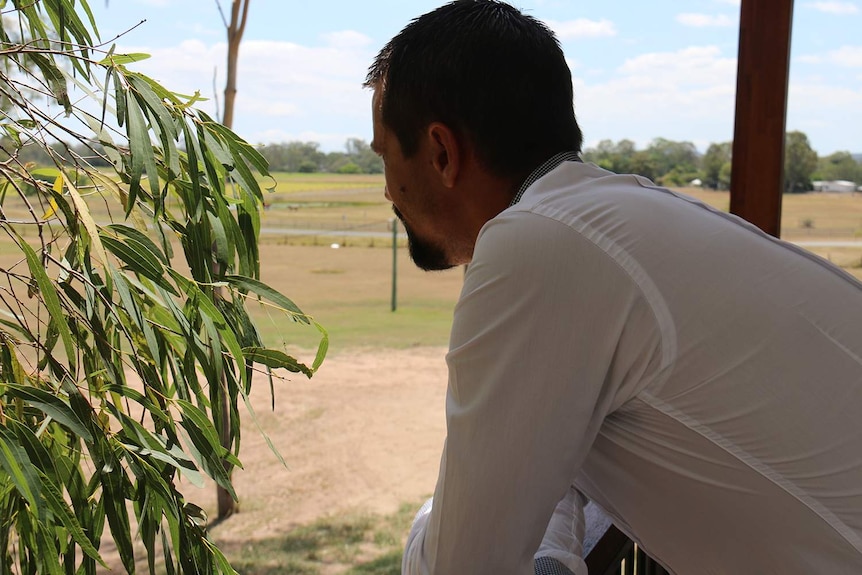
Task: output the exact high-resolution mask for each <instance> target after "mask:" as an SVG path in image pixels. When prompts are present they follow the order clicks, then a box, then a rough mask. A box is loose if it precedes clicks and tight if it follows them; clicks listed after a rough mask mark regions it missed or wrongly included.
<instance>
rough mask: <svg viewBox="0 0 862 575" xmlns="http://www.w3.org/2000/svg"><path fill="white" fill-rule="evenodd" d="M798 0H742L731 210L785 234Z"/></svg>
mask: <svg viewBox="0 0 862 575" xmlns="http://www.w3.org/2000/svg"><path fill="white" fill-rule="evenodd" d="M792 19H793V0H742V7H741V9H740V19H739V60H738V64H737V77H736V120H735V123H734V133H733V159H732V161H733V169H732V171H731V178H730V211H731V212H732V213H734V214H736V215H738V216H740V217H742V218H745V219H746V220H748V221H749V222H751V223H753V224H754V225H756V226H757V227H759V228H760V229H762V230H763V231H765V232H767V233H769V234H772V235H774V236H778V235H779V234H780V232H781V194H782V192H783V170H784V129H785V119H786V115H787V83H788V77H789V75H790V31H791V26H792Z"/></svg>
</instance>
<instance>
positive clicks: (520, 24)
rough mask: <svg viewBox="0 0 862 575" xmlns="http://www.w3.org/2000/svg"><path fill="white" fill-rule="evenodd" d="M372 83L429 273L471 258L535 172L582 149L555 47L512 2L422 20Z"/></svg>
mask: <svg viewBox="0 0 862 575" xmlns="http://www.w3.org/2000/svg"><path fill="white" fill-rule="evenodd" d="M365 85H366V86H367V87H371V88H373V89H374V92H375V93H374V102H373V106H374V124H375V142H374V147H375V150H376V151H378V153H382V152H383V151H384V148H385V151H386V153H387V155H388V157H387V155H384V162H385V164H386V168H387V169H386V172H387V174H386V180H387V197H389V199H390V200H392V201H393V203H394V204H395V207H396V213H399V217H401V218H402V220H403V221H404V223H405V227H406V228H407V230H408V234H409V236H410V244H411V255H413V258H414V261H415V262H416V263H417V265H419V266H420V267H422V268H425V269H443V268H445V267H450V266H451V265H455V264H459V263H465V262H467V261H469V260H470V258H471V257H472V249H473V244H474V243H475V240H476V235H477V234H478V231H479V229H480V228H481V225H483V224H484V223H485V222H486V221H487V220H488V219H490V218H492V217H494V216H495V215H496V214H497V213H499V212H500V211H502V210H503V209H505V207H506V205H507V204H508V201H509V200H511V198H512V196H513V195H514V193H515V191H516V190H517V187H518V185H519V184H520V183H521V182H522V181H523V180H524V179H525V178H526V177H527V176H528V175H529V173H530V172H531V171H532V170H533V169H534V168H536V167H537V166H538V165H540V164H541V163H542V162H543V161H544V160H546V159H548V158H549V157H551V156H552V155H554V154H555V153H557V152H562V151H572V150H574V151H579V150H580V146H581V132H580V129H579V128H578V125H577V122H576V121H575V115H574V109H573V102H572V98H573V96H572V78H571V72H570V71H569V68H568V65H567V64H566V61H565V57H564V56H563V53H562V50H561V49H560V46H559V44H558V42H557V40H556V38H555V37H554V35H553V33H552V32H551V31H550V30H549V29H548V28H547V27H546V26H544V25H543V24H542V23H541V22H539V21H537V20H535V19H534V18H531V17H530V16H526V15H524V14H522V13H521V12H519V11H518V10H517V9H515V8H513V7H512V6H509V5H508V4H504V3H502V2H497V1H493V0H456V1H455V2H451V3H450V4H446V5H444V6H441V7H440V8H438V9H436V10H434V11H432V12H429V13H428V14H425V15H423V16H420V17H419V18H417V19H415V20H413V21H412V22H411V23H410V24H409V25H408V26H407V27H405V28H404V30H402V31H401V32H400V33H399V34H398V35H397V36H395V37H394V38H393V39H392V40H390V41H389V43H388V44H386V46H384V47H383V49H382V50H381V51H380V53H379V54H378V55H377V58H376V59H375V61H374V63H373V64H372V65H371V67H370V69H369V72H368V77H367V79H366V84H365ZM483 219H484V221H483ZM426 256H427V257H426Z"/></svg>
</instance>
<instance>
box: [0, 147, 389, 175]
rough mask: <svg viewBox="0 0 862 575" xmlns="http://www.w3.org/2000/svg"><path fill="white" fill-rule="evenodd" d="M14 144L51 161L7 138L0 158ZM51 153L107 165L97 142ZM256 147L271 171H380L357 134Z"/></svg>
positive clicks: (21, 152) (48, 161) (24, 157)
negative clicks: (338, 145)
mask: <svg viewBox="0 0 862 575" xmlns="http://www.w3.org/2000/svg"><path fill="white" fill-rule="evenodd" d="M16 148H17V156H18V159H19V160H20V161H21V162H23V163H32V164H33V165H36V166H47V165H53V160H52V156H51V155H49V154H48V152H47V151H46V150H45V149H44V147H42V146H39V145H35V144H33V145H27V144H25V145H24V146H23V147H19V146H15V145H13V144H12V142H11V141H9V142H5V141H0V161H3V160H5V159H6V158H8V154H4V153H3V150H12V149H16ZM51 148H52V149H53V154H54V157H62V158H66V160H67V161H71V160H72V159H73V158H76V157H77V158H86V159H87V161H88V162H89V163H90V164H91V165H93V166H96V167H108V166H109V163H108V160H107V157H106V156H105V154H104V153H103V150H102V146H101V145H100V144H99V143H97V142H96V143H91V144H89V145H85V144H80V143H78V144H76V145H74V146H69V145H66V144H64V143H62V142H57V143H54V144H52V145H51ZM258 151H259V152H260V153H261V155H263V157H264V158H266V160H267V161H268V162H269V168H270V170H271V171H275V172H298V173H313V172H329V173H337V174H382V173H383V161H382V160H381V159H380V157H379V156H378V155H377V154H375V153H374V151H373V150H372V149H371V146H369V145H368V143H366V142H365V141H364V140H361V139H359V138H349V139H348V140H347V142H346V143H345V145H344V151H343V152H329V153H326V152H323V151H321V150H320V144H318V143H317V142H282V143H279V144H265V145H263V146H260V147H259V148H258Z"/></svg>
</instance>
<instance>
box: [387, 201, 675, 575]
mask: <svg viewBox="0 0 862 575" xmlns="http://www.w3.org/2000/svg"><path fill="white" fill-rule="evenodd" d="M660 346H661V338H660V335H659V329H658V327H657V323H656V320H655V316H654V314H653V313H652V310H651V308H650V306H649V304H648V303H647V302H646V301H645V298H644V297H642V295H641V292H640V290H639V289H638V286H637V284H636V282H635V281H633V280H632V278H631V276H630V274H629V273H628V272H627V270H626V269H625V268H624V266H621V265H620V263H619V261H618V257H616V256H614V257H611V256H609V254H608V253H607V252H606V249H604V248H602V247H599V245H598V244H597V243H595V242H594V241H593V240H591V239H587V238H585V237H584V236H583V235H582V234H581V233H579V232H577V231H575V230H574V229H572V228H571V227H570V226H568V225H565V224H563V223H560V222H558V221H556V220H553V219H550V218H546V217H545V216H541V215H537V214H532V213H524V212H515V213H510V212H507V213H504V214H502V215H501V216H498V217H497V218H495V219H494V220H492V221H491V222H489V223H488V224H487V225H486V226H485V228H484V229H483V231H482V233H481V234H480V238H479V240H478V242H477V244H476V250H475V253H474V257H473V262H472V263H471V265H470V267H469V271H468V272H467V274H466V277H465V284H464V288H463V290H462V293H461V298H460V300H459V303H458V305H457V307H456V310H455V317H454V322H453V327H452V336H451V341H450V351H449V354H448V355H447V363H448V366H449V387H448V392H447V400H446V419H447V440H446V444H445V446H444V450H443V456H442V459H441V464H440V474H439V477H438V480H437V487H436V489H435V494H434V505H433V507H432V508H431V509H430V510H429V511H428V513H427V514H426V515H425V516H423V517H422V519H421V520H419V521H418V522H417V524H416V525H414V529H413V532H412V533H411V535H410V539H409V542H408V545H407V547H406V549H405V557H404V562H403V574H404V575H451V574H454V573H464V574H471V575H481V574H488V575H491V574H493V575H508V574H511V575H533V573H534V563H533V554H534V552H535V551H536V549H537V548H538V547H539V543H540V542H541V540H542V536H543V534H544V532H545V529H546V527H547V525H548V521H549V519H550V517H551V514H552V512H553V510H554V508H555V506H556V504H557V502H558V501H559V500H560V499H561V498H562V497H563V495H564V494H565V493H566V491H567V489H569V486H570V485H572V483H573V482H574V480H575V478H576V476H577V474H578V472H579V469H580V467H581V465H582V463H583V460H584V458H585V457H586V454H587V452H588V451H589V449H590V446H591V445H592V443H593V440H594V438H595V437H596V434H597V433H598V431H599V428H600V427H601V424H602V421H603V419H604V418H605V417H606V416H607V415H608V414H609V413H611V412H612V411H613V410H615V409H616V408H618V407H619V406H620V405H621V404H622V403H624V402H625V401H626V400H627V399H628V398H630V397H631V396H633V394H634V393H635V392H636V391H637V389H639V386H641V385H642V382H643V381H645V380H646V379H647V375H648V373H649V372H650V371H651V370H654V369H655V367H656V364H657V363H658V362H659V360H658V357H659V356H660Z"/></svg>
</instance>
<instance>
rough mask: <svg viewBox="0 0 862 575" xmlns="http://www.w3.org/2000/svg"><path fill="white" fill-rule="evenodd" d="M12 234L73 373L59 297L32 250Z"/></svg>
mask: <svg viewBox="0 0 862 575" xmlns="http://www.w3.org/2000/svg"><path fill="white" fill-rule="evenodd" d="M10 229H11V228H10ZM12 233H14V234H15V239H16V241H17V242H18V247H19V248H21V251H23V252H24V256H25V257H26V258H27V266H28V267H29V268H30V273H31V274H33V278H34V279H35V280H36V283H37V285H38V286H39V291H40V293H41V294H42V301H44V302H45V307H47V308H48V313H49V314H50V316H51V319H52V320H53V322H54V326H55V327H56V328H57V331H58V332H59V334H60V337H61V338H62V339H63V345H64V346H65V348H66V357H67V359H68V360H69V367H70V371H73V372H74V371H75V353H76V347H75V343H74V342H73V340H72V332H71V331H70V330H69V324H68V323H66V315H65V314H64V313H63V308H62V306H61V305H60V296H59V295H58V294H57V288H56V287H54V282H52V281H51V280H50V279H49V278H48V274H46V273H45V268H43V267H42V262H40V261H39V258H38V256H37V255H36V252H34V251H33V248H31V247H30V245H29V244H28V243H27V242H26V241H24V239H23V238H22V237H21V236H19V235H18V234H17V233H15V231H14V230H12Z"/></svg>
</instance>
